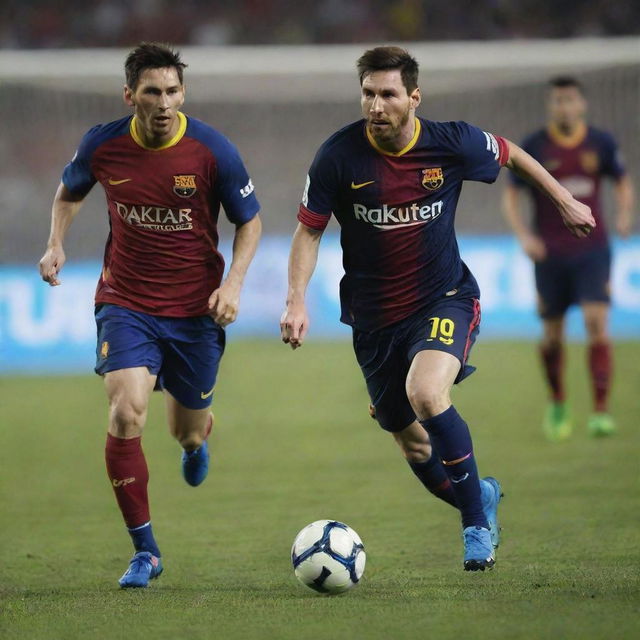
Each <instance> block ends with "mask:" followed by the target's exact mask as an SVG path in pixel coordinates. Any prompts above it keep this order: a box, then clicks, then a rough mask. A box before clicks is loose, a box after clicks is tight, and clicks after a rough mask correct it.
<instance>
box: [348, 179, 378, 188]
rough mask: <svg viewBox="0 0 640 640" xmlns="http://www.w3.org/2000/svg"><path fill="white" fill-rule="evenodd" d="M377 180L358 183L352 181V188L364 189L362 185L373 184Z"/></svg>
mask: <svg viewBox="0 0 640 640" xmlns="http://www.w3.org/2000/svg"><path fill="white" fill-rule="evenodd" d="M374 182H375V180H369V182H361V183H360V184H356V183H355V182H351V188H352V189H362V187H366V186H367V185H370V184H373V183H374Z"/></svg>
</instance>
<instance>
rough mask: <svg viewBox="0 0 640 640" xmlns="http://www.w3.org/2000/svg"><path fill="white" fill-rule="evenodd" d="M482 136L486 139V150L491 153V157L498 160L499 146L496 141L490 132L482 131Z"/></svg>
mask: <svg viewBox="0 0 640 640" xmlns="http://www.w3.org/2000/svg"><path fill="white" fill-rule="evenodd" d="M482 133H484V137H485V138H486V139H487V151H488V152H489V153H491V154H493V157H494V158H495V159H496V160H498V159H499V158H500V147H499V146H498V141H497V140H496V138H495V136H494V135H493V134H492V133H487V132H486V131H483V132H482Z"/></svg>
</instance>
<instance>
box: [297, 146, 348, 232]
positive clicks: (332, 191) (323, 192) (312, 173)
mask: <svg viewBox="0 0 640 640" xmlns="http://www.w3.org/2000/svg"><path fill="white" fill-rule="evenodd" d="M337 193H338V180H337V171H336V167H335V164H334V162H332V161H331V159H330V157H329V155H328V154H327V153H326V152H325V148H324V147H321V148H320V150H319V151H318V153H317V154H316V157H315V158H314V160H313V163H312V164H311V167H310V168H309V173H308V174H307V182H306V185H305V188H304V192H303V194H302V202H301V203H300V209H299V211H298V220H299V221H300V222H302V224H304V225H306V226H307V227H310V228H312V229H317V230H322V229H324V228H325V227H326V226H327V224H329V220H330V218H331V214H332V213H333V210H334V208H335V202H336V197H337Z"/></svg>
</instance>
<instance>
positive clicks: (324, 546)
mask: <svg viewBox="0 0 640 640" xmlns="http://www.w3.org/2000/svg"><path fill="white" fill-rule="evenodd" d="M366 559H367V556H366V554H365V552H364V545H363V544H362V540H361V539H360V536H359V535H358V534H357V533H356V532H355V531H354V530H353V529H352V528H351V527H348V526H347V525H346V524H344V523H342V522H337V521H336V520H317V521H316V522H312V523H311V524H308V525H307V526H306V527H305V528H304V529H302V531H300V533H299V534H298V535H297V536H296V539H295V540H294V541H293V547H291V562H293V570H294V572H295V574H296V578H298V580H300V582H302V584H304V585H306V586H307V587H309V588H310V589H314V590H315V591H319V592H320V593H342V592H343V591H347V590H348V589H351V587H353V586H355V585H356V584H358V582H359V581H360V578H362V574H363V572H364V564H365V561H366Z"/></svg>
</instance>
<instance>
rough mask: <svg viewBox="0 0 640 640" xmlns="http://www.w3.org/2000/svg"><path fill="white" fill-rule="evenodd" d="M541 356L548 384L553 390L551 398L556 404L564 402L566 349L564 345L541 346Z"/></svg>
mask: <svg viewBox="0 0 640 640" xmlns="http://www.w3.org/2000/svg"><path fill="white" fill-rule="evenodd" d="M540 356H541V357H542V364H543V367H544V373H545V377H546V379H547V384H548V385H549V388H550V389H551V397H552V399H553V401H554V402H564V383H563V380H562V374H563V370H564V349H563V347H562V345H553V346H545V345H541V346H540Z"/></svg>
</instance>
